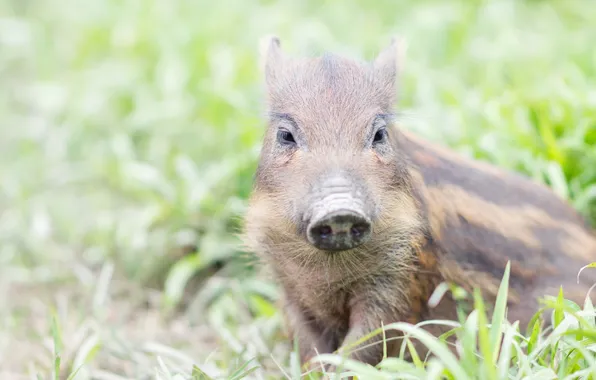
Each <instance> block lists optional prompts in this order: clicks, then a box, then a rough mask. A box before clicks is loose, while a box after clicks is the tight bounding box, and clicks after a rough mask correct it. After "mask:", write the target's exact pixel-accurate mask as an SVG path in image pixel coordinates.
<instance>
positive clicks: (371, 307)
mask: <svg viewBox="0 0 596 380" xmlns="http://www.w3.org/2000/svg"><path fill="white" fill-rule="evenodd" d="M369 302H370V301H369ZM369 302H367V301H364V302H356V303H355V304H354V305H353V306H352V310H351V314H350V329H349V331H348V334H347V335H346V337H345V339H344V341H343V342H342V345H341V347H340V348H339V350H338V351H339V352H338V353H339V354H340V355H346V356H347V357H348V358H349V359H353V360H357V361H359V362H363V363H366V364H370V365H373V366H375V365H377V364H378V363H379V362H380V361H381V360H382V359H383V355H384V353H385V347H386V350H387V351H386V353H387V356H394V355H396V354H397V353H398V351H399V348H400V344H401V340H400V339H398V337H399V336H400V333H399V332H398V331H396V330H385V333H384V334H383V332H379V333H378V334H375V335H374V336H372V337H370V338H368V339H367V340H364V341H362V342H359V341H360V340H361V339H362V338H364V337H365V336H366V335H369V334H370V333H372V332H373V331H375V330H376V329H378V328H381V327H383V326H384V325H388V324H390V323H394V322H398V321H399V313H398V312H397V311H396V310H395V309H393V308H391V307H388V308H387V309H383V308H382V307H380V305H377V304H374V301H373V303H372V304H371V303H369ZM383 335H384V337H385V341H383ZM356 342H359V343H358V345H356V344H355V343H356Z"/></svg>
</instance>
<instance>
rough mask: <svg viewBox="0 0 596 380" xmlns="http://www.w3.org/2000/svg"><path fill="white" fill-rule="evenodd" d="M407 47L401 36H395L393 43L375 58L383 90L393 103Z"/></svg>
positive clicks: (378, 77) (375, 67) (375, 65)
mask: <svg viewBox="0 0 596 380" xmlns="http://www.w3.org/2000/svg"><path fill="white" fill-rule="evenodd" d="M406 49H407V45H406V42H405V40H404V39H403V38H402V37H399V36H393V37H392V38H391V43H390V44H389V46H387V47H386V48H385V49H383V50H382V51H381V52H380V53H379V55H378V56H377V57H376V58H375V60H374V62H373V65H374V69H375V73H376V77H377V79H378V81H379V84H380V86H381V87H382V88H381V90H382V91H383V92H384V95H385V96H387V97H388V101H390V102H393V100H394V98H395V93H396V91H397V81H398V79H399V78H398V77H399V76H400V74H401V72H402V70H403V65H404V61H405V53H406Z"/></svg>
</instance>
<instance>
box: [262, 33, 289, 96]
mask: <svg viewBox="0 0 596 380" xmlns="http://www.w3.org/2000/svg"><path fill="white" fill-rule="evenodd" d="M259 51H260V55H261V70H262V71H263V73H264V75H265V81H266V82H267V84H268V85H269V86H271V85H272V84H273V83H274V82H275V81H276V79H277V78H278V77H279V73H280V72H281V69H282V67H283V60H284V57H283V51H282V49H281V41H280V40H279V38H278V37H277V36H275V35H267V36H264V37H261V40H260V42H259Z"/></svg>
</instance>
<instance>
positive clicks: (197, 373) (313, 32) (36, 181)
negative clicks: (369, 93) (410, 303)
mask: <svg viewBox="0 0 596 380" xmlns="http://www.w3.org/2000/svg"><path fill="white" fill-rule="evenodd" d="M592 8H593V5H592V2H591V1H590V0H583V1H581V0H565V1H563V0H533V1H530V0H526V1H521V0H519V1H513V0H509V1H506V0H494V1H477V0H474V1H467V0H466V1H464V0H452V1H438V0H420V1H416V2H413V1H390V0H380V1H377V2H374V3H367V2H366V1H365V0H348V1H344V2H339V1H327V2H324V3H321V2H315V1H313V0H307V1H303V2H290V1H280V2H273V1H260V2H258V1H240V0H222V1H219V2H215V1H205V0H197V1H192V2H191V1H171V0H146V1H140V0H128V1H123V0H106V1H99V0H88V1H85V2H80V1H75V0H62V1H57V0H44V1H39V0H38V1H35V0H0V128H1V129H0V131H1V132H0V133H1V134H0V173H2V177H1V178H2V180H1V181H0V239H1V240H0V241H1V242H2V244H0V299H2V300H3V305H2V306H3V307H2V308H0V358H1V360H0V377H1V378H11V379H21V378H22V379H31V378H42V379H50V378H52V379H53V378H56V379H58V378H60V379H66V378H68V377H69V376H72V377H71V378H74V379H91V378H93V379H147V378H156V379H157V378H159V379H190V378H193V377H194V378H195V379H200V378H207V377H211V378H236V379H240V378H263V379H264V378H281V377H284V373H285V374H287V375H288V376H290V377H292V376H293V377H296V376H297V375H299V374H300V369H299V368H297V367H296V364H295V363H296V357H295V354H294V353H293V352H292V347H291V346H289V344H288V342H287V340H286V339H284V336H283V331H282V329H281V319H280V315H279V313H278V309H277V307H276V304H275V301H276V299H277V295H278V293H277V292H278V290H277V288H276V286H275V284H273V283H271V282H270V281H269V280H267V279H262V278H260V277H258V276H255V275H254V271H253V267H252V266H251V260H250V256H249V257H248V258H245V257H244V256H243V255H242V254H241V252H240V250H239V249H238V242H237V240H236V238H235V236H234V232H236V231H237V230H238V227H239V225H240V220H241V216H242V214H243V212H244V207H245V205H246V203H245V202H246V199H247V196H248V194H249V192H250V189H251V182H252V174H253V171H254V169H255V165H256V159H257V155H258V151H259V145H260V138H261V136H262V127H263V125H262V121H261V118H260V116H261V113H262V95H263V94H262V87H261V77H260V73H259V68H258V57H257V46H258V39H259V37H260V36H262V35H263V34H267V33H271V32H274V33H276V34H278V35H279V36H280V37H281V38H282V40H283V42H284V45H285V46H286V49H287V50H288V51H290V52H291V53H294V54H309V53H317V52H320V51H321V50H323V49H325V50H333V51H336V52H338V53H342V54H347V55H351V56H356V57H364V58H371V57H372V56H374V55H375V54H376V52H377V51H378V50H379V49H381V48H382V47H384V46H385V45H386V43H387V42H388V38H389V36H390V35H391V34H393V33H399V34H401V35H403V36H404V37H405V38H406V39H407V41H408V42H409V49H408V56H407V61H406V66H405V68H404V74H403V78H402V83H401V93H400V104H399V106H400V109H401V111H402V112H403V113H404V127H405V128H411V129H412V130H415V131H416V132H418V133H419V134H421V135H423V136H424V137H426V138H428V139H431V140H435V141H440V142H441V143H443V144H445V145H448V146H449V147H451V148H452V149H454V150H457V151H459V152H461V153H463V154H466V155H468V156H470V157H475V158H477V159H481V160H485V161H488V162H492V163H494V164H496V165H499V166H502V167H506V168H509V169H512V170H517V171H519V172H522V173H524V174H526V175H528V176H530V177H533V178H536V179H538V180H540V181H543V182H545V183H546V184H548V185H549V186H551V187H552V188H553V189H554V190H555V191H556V192H558V193H559V194H561V195H562V196H564V197H565V198H567V199H569V201H570V202H571V203H572V204H573V205H574V206H575V207H576V208H577V209H578V210H581V211H582V213H584V214H585V215H586V216H587V217H588V218H589V219H590V220H591V221H592V222H594V223H596V90H595V89H596V50H594V49H593V48H592V47H593V39H594V36H595V35H596V13H594V12H591V11H590V10H591V9H592ZM247 259H248V260H247ZM223 264H225V265H223ZM586 264H588V263H586ZM587 270H593V269H587ZM470 296H471V297H472V298H473V296H474V295H470ZM475 301H476V302H475V305H476V308H475V310H474V312H472V313H471V314H470V315H468V316H466V318H465V319H462V320H460V321H454V322H453V323H455V325H454V326H456V325H457V326H459V324H461V328H457V329H456V330H455V331H457V334H458V335H457V339H458V341H459V343H460V348H461V350H462V351H461V352H462V355H461V358H460V359H455V358H454V357H453V356H451V354H449V353H448V352H446V351H445V349H444V348H445V344H444V343H442V342H440V341H439V340H437V339H431V338H429V337H422V338H423V339H427V341H428V342H427V343H428V345H429V346H432V347H434V348H435V353H436V354H437V358H436V359H433V360H431V361H429V362H428V363H426V364H424V365H423V361H424V358H420V361H414V362H413V363H406V362H404V361H403V360H400V359H399V358H393V359H386V360H385V361H384V363H383V365H382V366H381V369H372V368H368V367H364V368H363V367H362V366H361V365H360V366H359V365H358V363H347V364H346V365H345V366H346V367H347V368H348V369H354V370H356V372H359V373H361V374H366V376H363V378H367V379H368V378H370V379H375V378H379V379H381V378H383V379H385V378H397V375H396V373H401V375H400V377H399V378H410V379H421V378H429V379H433V378H441V376H446V378H457V379H460V378H462V379H465V378H474V377H475V376H476V374H478V373H481V374H483V375H482V378H486V379H504V378H508V379H522V378H523V379H548V378H567V379H571V378H587V376H588V375H589V374H591V376H592V378H595V376H594V375H595V372H594V371H595V368H596V367H595V364H594V361H595V358H594V354H593V351H594V339H595V337H596V330H595V326H594V323H593V322H592V321H591V319H589V318H586V317H585V316H586V315H589V314H591V313H593V307H592V305H591V304H589V303H587V304H585V305H568V303H565V302H563V300H561V299H555V300H550V301H549V302H550V303H547V304H546V306H545V307H548V308H549V310H551V311H552V312H553V313H552V315H553V318H555V319H556V322H557V323H556V327H555V329H554V330H552V331H551V330H545V331H542V330H538V329H537V330H532V331H528V332H525V331H521V332H520V331H519V330H518V329H517V328H516V325H515V323H513V322H514V321H512V322H511V323H510V322H509V321H507V320H506V318H505V314H503V313H504V311H503V310H502V308H498V310H497V311H496V312H495V313H496V314H494V315H492V316H489V315H486V314H485V312H484V307H483V305H482V302H480V300H478V299H476V300H475ZM563 305H567V306H566V307H570V308H571V309H567V310H568V312H571V311H574V312H575V311H577V312H579V311H581V313H583V314H584V319H585V324H583V325H582V328H583V330H581V331H578V323H577V322H575V321H576V319H575V317H574V316H573V315H572V314H569V313H563V312H562V309H563ZM485 321H487V322H489V321H490V322H491V323H492V322H495V323H493V324H492V325H490V326H488V327H487V325H486V324H485V323H483V322H485ZM499 321H501V323H499ZM387 328H395V329H401V330H405V331H408V332H410V333H412V334H413V335H416V334H418V336H419V335H420V334H421V332H420V330H418V329H412V327H411V326H409V325H405V324H395V325H391V326H387ZM476 337H478V338H479V342H478V344H477V342H476ZM499 342H503V347H504V348H503V351H502V354H501V355H496V354H495V352H496V347H497V346H498V344H499ZM323 359H326V360H330V361H333V360H337V359H338V358H337V357H333V356H331V357H329V356H327V357H323V358H322V360H323ZM510 359H511V360H510ZM193 366H194V370H193ZM201 372H202V373H204V375H201ZM390 374H393V375H390ZM201 376H203V377H201ZM391 376H393V377H391Z"/></svg>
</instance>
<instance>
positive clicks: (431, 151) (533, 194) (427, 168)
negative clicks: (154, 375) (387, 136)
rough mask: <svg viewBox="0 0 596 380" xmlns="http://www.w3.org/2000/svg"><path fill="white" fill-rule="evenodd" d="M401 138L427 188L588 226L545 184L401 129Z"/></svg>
mask: <svg viewBox="0 0 596 380" xmlns="http://www.w3.org/2000/svg"><path fill="white" fill-rule="evenodd" d="M400 135H401V141H400V148H401V149H402V150H403V151H404V152H405V153H406V155H407V157H408V158H409V160H410V161H411V163H413V164H414V166H415V167H416V168H417V170H419V171H420V174H421V175H422V177H423V178H424V182H425V184H426V186H428V187H431V188H432V187H434V186H440V185H454V186H457V187H460V188H463V189H465V191H466V192H468V193H470V194H474V195H475V196H477V197H479V198H482V199H484V200H485V201H487V202H490V203H493V204H496V205H499V206H508V207H519V206H534V207H535V208H537V209H542V210H545V212H546V213H547V214H549V215H550V216H551V217H552V218H555V219H557V220H565V221H568V222H572V223H581V224H583V225H584V226H586V225H587V221H586V219H585V218H583V217H582V216H581V215H580V214H579V213H578V212H577V211H576V210H575V209H573V208H572V207H570V206H569V205H568V204H567V203H566V202H565V201H564V200H563V199H561V198H560V197H559V196H558V195H556V194H555V193H554V192H553V191H551V189H549V188H548V187H546V186H544V185H543V184H540V183H537V182H535V181H533V180H531V179H529V178H526V177H524V176H522V175H520V174H518V173H516V172H512V171H507V170H504V169H501V168H498V167H496V166H493V165H490V164H488V163H485V162H481V161H477V160H469V159H467V158H465V157H463V156H462V155H460V154H458V153H456V152H453V151H450V150H449V149H447V148H444V147H441V146H439V145H436V144H431V143H430V142H428V141H424V140H423V139H421V138H419V137H417V136H416V135H414V134H413V133H411V132H409V131H405V130H401V131H400Z"/></svg>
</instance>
